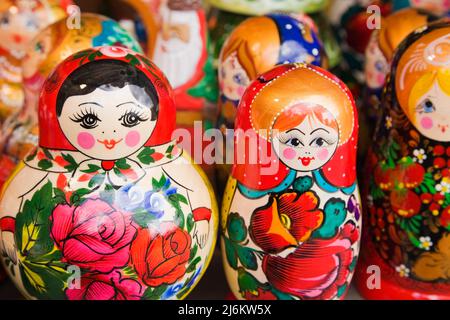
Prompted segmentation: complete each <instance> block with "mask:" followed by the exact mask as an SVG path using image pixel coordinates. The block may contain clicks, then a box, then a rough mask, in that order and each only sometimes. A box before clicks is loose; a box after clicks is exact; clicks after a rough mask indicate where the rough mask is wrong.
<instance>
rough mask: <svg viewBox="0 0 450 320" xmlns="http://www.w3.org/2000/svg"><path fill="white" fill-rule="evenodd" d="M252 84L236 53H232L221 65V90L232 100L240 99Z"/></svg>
mask: <svg viewBox="0 0 450 320" xmlns="http://www.w3.org/2000/svg"><path fill="white" fill-rule="evenodd" d="M249 84H250V79H249V77H248V75H247V73H246V72H245V70H244V68H242V66H241V64H240V63H239V61H238V59H237V57H236V55H235V54H232V55H230V56H229V57H227V58H226V59H225V61H224V62H223V63H222V64H221V65H220V70H219V86H220V91H221V92H222V93H223V94H224V95H225V96H226V97H227V98H228V99H230V100H240V99H241V98H242V95H243V94H244V92H245V89H247V86H248V85H249Z"/></svg>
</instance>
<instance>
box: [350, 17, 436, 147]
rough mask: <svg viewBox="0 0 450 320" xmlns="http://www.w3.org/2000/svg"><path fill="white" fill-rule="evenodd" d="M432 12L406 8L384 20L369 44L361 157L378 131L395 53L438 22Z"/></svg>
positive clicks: (366, 53) (365, 72)
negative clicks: (411, 37)
mask: <svg viewBox="0 0 450 320" xmlns="http://www.w3.org/2000/svg"><path fill="white" fill-rule="evenodd" d="M437 19H438V17H437V16H435V15H433V14H431V13H430V12H427V11H423V10H418V9H413V8H407V9H404V10H400V11H397V12H394V13H392V14H391V15H389V16H387V17H386V18H384V19H382V20H381V28H380V29H379V30H375V31H374V32H373V33H372V35H371V38H370V40H369V44H368V45H367V48H366V52H365V57H366V61H365V65H364V74H365V82H366V83H365V93H364V101H363V107H362V112H361V113H362V116H363V118H364V124H365V125H364V130H363V133H360V134H361V135H364V136H365V137H362V139H363V140H364V141H366V142H365V143H362V144H361V148H360V149H359V153H360V154H362V155H366V154H367V148H368V146H369V145H370V143H368V142H369V141H370V140H371V139H372V137H373V132H374V130H375V125H376V124H377V121H378V118H379V116H380V112H381V111H380V110H379V108H380V99H381V94H382V92H383V88H384V84H385V79H386V75H387V74H388V72H389V69H390V63H391V61H392V58H393V55H394V52H395V50H396V49H397V47H398V45H399V44H400V43H401V42H402V41H403V40H404V39H405V38H406V37H407V36H408V35H409V34H410V33H411V32H413V31H414V30H416V29H417V28H419V27H422V26H425V25H427V24H428V23H430V22H432V21H434V20H437Z"/></svg>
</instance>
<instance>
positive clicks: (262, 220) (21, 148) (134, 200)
mask: <svg viewBox="0 0 450 320" xmlns="http://www.w3.org/2000/svg"><path fill="white" fill-rule="evenodd" d="M128 2H130V3H133V4H134V5H136V3H138V1H128ZM227 2H229V4H235V1H216V2H214V3H213V4H214V5H216V6H217V7H220V8H222V9H225V10H231V9H230V8H235V10H236V8H240V9H239V10H240V11H239V13H241V14H243V13H246V10H249V11H252V10H253V11H255V10H259V9H262V8H261V7H260V6H255V5H254V3H253V2H251V1H248V2H247V1H241V2H239V6H233V5H231V6H229V7H228V6H225V3H227ZM30 3H31V2H30ZM268 3H272V2H271V1H268ZM293 3H294V2H292V4H293ZM314 3H315V5H314V6H313V5H312V4H311V3H309V2H305V3H303V5H304V6H305V7H304V8H303V9H305V10H307V11H309V12H313V11H314V10H315V8H316V9H317V8H318V7H320V6H322V5H325V3H326V1H319V2H317V1H315V2H314ZM273 4H274V5H275V2H273ZM288 4H291V2H290V1H282V2H277V5H288ZM309 4H311V5H309ZM59 5H60V6H61V8H62V12H64V10H65V9H64V6H63V5H62V4H59ZM37 8H39V7H33V8H30V7H27V8H26V9H24V10H26V11H25V12H26V13H27V15H29V14H31V13H33V12H37V11H33V10H37ZM58 8H59V7H58ZM253 11H252V12H253ZM267 11H271V10H267ZM267 11H264V12H258V13H267ZM13 12H16V11H14V10H13ZM20 12H21V11H17V12H16V14H17V13H20ZM405 12H406V11H400V12H399V13H397V14H398V15H399V16H401V15H403V14H405V15H407V16H408V17H412V18H411V19H409V20H407V19H401V20H402V21H401V22H402V23H404V26H403V24H402V23H400V21H399V19H398V16H394V18H392V20H393V21H394V22H395V23H398V25H401V26H402V27H401V28H400V27H398V29H399V30H400V29H401V30H402V33H401V34H400V33H396V34H395V35H394V34H391V35H390V34H389V32H388V31H389V29H387V30H385V29H381V30H380V31H379V32H377V33H376V34H375V35H373V36H372V38H371V39H370V44H369V48H368V49H367V50H368V51H367V52H368V53H374V54H377V55H379V53H380V52H381V53H382V54H383V57H382V58H384V60H383V61H382V62H383V70H380V73H381V72H382V75H380V76H379V77H377V79H378V80H380V81H379V82H384V85H383V84H380V86H382V85H383V94H382V95H379V96H378V97H379V99H380V102H379V106H378V107H377V110H378V112H379V113H378V114H377V117H378V118H377V119H379V121H378V123H377V127H376V129H375V133H374V140H373V143H372V144H371V149H370V152H369V155H368V159H367V165H366V166H365V167H364V169H365V170H366V171H364V172H365V173H366V180H364V181H361V182H362V183H361V186H362V191H363V197H362V199H363V200H361V198H360V193H359V186H358V181H357V144H358V137H359V135H358V132H359V121H358V110H357V108H356V103H355V99H354V97H353V95H352V92H351V91H350V89H349V88H348V87H347V86H346V85H345V84H344V82H343V81H342V80H340V79H339V78H337V77H336V76H335V75H333V74H332V73H331V72H329V71H327V70H326V69H327V68H328V67H329V66H330V64H331V60H332V59H331V58H330V57H329V55H327V53H328V52H329V50H327V43H326V41H325V40H324V39H323V37H322V36H321V35H322V33H321V32H320V30H321V29H322V30H323V28H321V25H320V24H319V26H317V24H316V23H315V22H314V20H313V19H311V18H310V17H308V16H305V15H303V14H279V13H278V14H267V15H265V16H258V17H250V18H248V19H246V20H244V21H243V22H242V23H240V24H239V25H238V26H237V27H236V28H234V30H233V31H232V32H231V33H230V35H229V37H228V38H227V40H226V41H224V43H223V46H222V47H221V49H220V55H219V60H218V73H217V78H218V85H216V82H215V81H216V79H215V78H216V77H215V74H214V68H213V59H212V58H213V56H212V54H211V50H210V47H209V41H208V32H207V25H206V22H207V19H206V15H205V11H204V9H203V7H202V5H201V2H200V1H180V0H178V1H175V0H174V1H170V0H169V1H165V2H163V3H162V4H161V5H160V6H159V7H158V8H156V9H154V11H153V13H154V22H155V25H156V26H157V27H156V28H155V29H154V30H155V33H154V34H148V35H147V36H148V40H149V41H148V43H147V44H146V48H145V49H146V52H147V56H149V57H150V58H149V57H147V56H146V55H144V54H143V53H142V49H141V46H140V45H139V44H138V42H136V40H134V38H133V37H132V36H131V35H130V34H129V33H128V31H125V30H124V28H122V27H121V26H120V25H119V24H118V23H117V22H115V21H113V20H111V19H109V18H106V17H103V16H100V15H96V14H82V15H81V16H80V28H76V29H68V28H67V27H66V20H65V19H63V20H59V21H56V22H54V23H52V24H50V25H49V26H42V29H40V32H39V34H38V35H37V36H36V37H35V38H33V39H32V40H31V39H30V40H28V41H27V42H28V44H27V45H24V49H23V50H24V54H23V57H22V58H21V65H20V70H19V71H20V79H17V80H18V81H16V82H17V84H18V85H19V88H20V90H23V91H22V92H23V100H24V102H23V104H22V106H21V107H20V111H19V112H10V113H9V114H8V113H5V118H4V122H3V124H2V135H1V137H0V138H1V139H0V146H1V148H2V150H3V154H2V162H4V163H6V164H11V165H10V166H9V167H7V166H3V169H5V174H4V176H5V178H4V179H3V181H1V182H2V184H3V188H2V191H1V192H0V250H1V253H2V263H3V265H4V267H5V269H6V270H7V273H8V275H9V276H10V278H11V279H12V280H13V281H14V283H15V285H16V286H17V288H18V289H19V290H20V291H21V293H22V294H23V295H24V296H25V297H26V298H29V299H70V300H79V299H101V300H108V299H114V300H125V299H133V300H146V299H183V298H185V297H186V296H187V295H188V294H189V293H190V292H191V290H192V289H193V288H194V287H195V286H196V285H197V284H198V282H199V281H200V279H201V278H202V276H203V274H204V273H205V270H206V268H207V267H208V265H209V262H210V260H211V258H212V255H213V251H214V248H215V245H216V239H217V233H218V232H220V236H219V242H220V248H221V252H222V259H223V266H224V269H225V275H226V279H227V282H228V284H229V287H230V289H231V292H232V294H233V296H234V297H235V298H237V299H249V300H253V299H285V300H311V299H335V300H340V299H344V298H345V296H346V294H347V292H348V290H349V288H350V284H351V281H352V278H353V275H354V274H356V276H357V277H356V278H357V279H356V280H357V281H356V284H357V286H358V288H359V290H360V292H361V293H362V294H363V295H364V296H365V297H367V298H373V299H377V298H424V299H426V298H433V297H434V298H436V297H437V298H441V299H446V298H449V294H448V292H449V286H450V284H449V278H448V274H449V272H448V269H449V268H450V264H449V263H448V252H447V251H448V250H447V249H448V247H449V245H448V243H447V242H448V241H449V239H450V234H449V232H450V222H449V221H450V217H447V215H448V212H447V211H448V208H449V207H450V203H448V201H450V196H449V195H450V181H448V179H449V177H448V155H449V154H450V152H449V150H450V149H449V150H447V148H450V147H449V146H447V144H446V143H447V140H448V139H447V138H446V137H447V135H449V130H450V127H449V126H450V123H449V122H450V116H449V114H448V112H447V111H446V109H445V108H444V105H445V104H446V103H448V101H450V97H449V96H450V92H449V89H448V88H447V86H448V83H449V80H450V79H449V75H450V71H449V56H450V49H449V41H450V38H449V34H450V26H449V25H450V22H449V21H448V20H446V19H443V20H440V21H438V22H433V21H434V20H437V19H438V18H437V17H435V16H434V15H431V14H428V13H423V12H422V11H417V10H414V9H410V11H408V12H407V13H405ZM8 14H11V10H9V11H8V13H7V14H5V15H8ZM31 16H32V15H31ZM63 16H64V14H63ZM316 21H320V19H319V20H316ZM407 21H410V22H407ZM50 23H51V22H50ZM385 28H386V27H385ZM148 30H150V29H148ZM389 37H392V38H393V39H394V40H391V39H390V38H389ZM366 40H369V39H366ZM387 46H391V48H390V49H386V48H387ZM397 47H398V48H397ZM396 48H397V49H396ZM215 49H217V48H215ZM386 52H390V56H387V53H386ZM9 54H14V53H12V52H11V53H8V54H5V55H2V57H3V56H8V55H9ZM377 59H379V58H378V56H377V57H376V58H374V59H372V60H377ZM372 60H370V59H368V61H370V63H368V67H367V70H369V71H370V68H369V66H370V64H371V63H372V62H373V61H372ZM4 61H6V60H4ZM373 64H374V65H376V63H373ZM369 71H368V73H367V74H368V75H372V74H371V73H370V72H369ZM385 77H387V78H385ZM370 78H371V79H372V78H373V77H370ZM381 78H383V79H382V80H383V81H381ZM385 79H386V81H385ZM217 89H218V90H219V94H217V92H216V90H217ZM217 95H218V97H217ZM216 103H217V104H218V106H219V110H218V112H217V114H218V121H217V123H213V122H214V121H215V119H214V118H212V119H211V123H210V124H208V125H209V126H212V125H214V124H215V125H216V126H217V127H218V128H219V129H220V131H219V133H220V136H219V140H220V141H221V142H223V141H222V140H225V142H226V141H227V140H231V144H232V148H228V147H230V146H229V145H227V144H226V143H225V144H223V143H222V144H219V145H220V146H222V147H221V148H216V150H217V151H218V153H219V157H218V158H219V159H220V160H222V161H221V163H223V162H224V160H226V159H228V158H230V157H231V158H232V161H231V163H228V164H226V163H225V164H224V165H220V166H216V167H217V169H218V171H217V172H218V173H219V175H218V177H219V178H220V179H221V180H219V181H220V182H219V189H220V186H222V189H223V190H222V192H223V198H222V206H221V215H220V217H219V215H218V209H217V204H216V197H215V195H216V194H215V192H214V191H213V188H212V186H211V185H210V183H209V182H208V179H207V176H206V174H205V172H204V170H203V169H202V168H200V167H199V166H198V165H197V163H195V162H197V159H198V157H196V156H198V155H197V154H196V150H195V144H194V145H193V143H192V142H193V141H187V142H186V141H185V140H184V139H183V138H184V137H186V136H189V135H184V136H183V137H181V138H180V135H179V133H180V131H179V130H180V129H181V132H188V133H189V134H191V138H192V133H193V135H194V137H195V126H194V123H195V122H196V121H197V120H199V121H203V123H202V127H201V128H200V132H201V134H202V135H203V132H206V129H207V127H208V126H204V120H205V118H207V116H206V115H205V110H208V108H212V107H214V106H215V104H216ZM212 109H213V108H212ZM11 114H12V115H11ZM176 129H178V131H177V130H176ZM203 147H204V146H203V145H201V146H200V149H203ZM200 151H202V150H200ZM15 164H17V166H16V167H15V170H14V171H12V167H13V165H15ZM204 169H206V170H211V169H214V167H208V166H204ZM6 171H7V172H6ZM6 177H8V179H6ZM225 181H227V182H225ZM219 196H221V195H219ZM363 208H364V212H363V210H362V209H363ZM363 221H364V225H365V228H364V229H362V223H363ZM363 230H364V233H362V231H363ZM360 247H361V248H364V250H361V259H359V256H360ZM358 260H359V264H358ZM374 265H375V266H377V267H378V268H379V270H380V272H381V280H380V286H377V285H374V286H372V285H368V284H369V280H370V279H369V277H370V276H371V274H370V273H369V272H368V270H369V269H370V270H371V268H370V267H372V266H374Z"/></svg>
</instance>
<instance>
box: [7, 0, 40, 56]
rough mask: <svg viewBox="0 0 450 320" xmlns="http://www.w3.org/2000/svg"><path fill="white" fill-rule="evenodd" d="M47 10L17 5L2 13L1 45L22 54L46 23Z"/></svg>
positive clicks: (15, 53) (16, 53)
mask: <svg viewBox="0 0 450 320" xmlns="http://www.w3.org/2000/svg"><path fill="white" fill-rule="evenodd" d="M46 21H47V19H46V18H45V10H44V9H41V8H36V9H34V10H31V9H20V10H19V8H17V7H16V6H13V7H11V8H10V9H9V10H7V11H4V12H2V13H0V46H2V44H7V45H6V46H5V47H4V48H5V49H7V50H9V51H11V52H13V53H14V55H16V56H17V55H20V53H23V52H24V50H25V49H26V47H27V45H28V44H29V42H30V41H31V40H32V39H33V38H34V36H35V35H36V34H37V33H38V32H39V30H40V29H41V28H42V27H43V23H46Z"/></svg>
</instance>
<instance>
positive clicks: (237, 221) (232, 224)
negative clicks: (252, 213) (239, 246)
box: [227, 212, 247, 242]
mask: <svg viewBox="0 0 450 320" xmlns="http://www.w3.org/2000/svg"><path fill="white" fill-rule="evenodd" d="M227 231H228V236H229V237H230V240H231V241H234V242H242V241H244V240H245V238H247V228H246V226H245V221H244V219H243V218H242V217H241V216H240V215H239V214H238V213H235V212H232V213H230V215H229V216H228V224H227Z"/></svg>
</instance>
